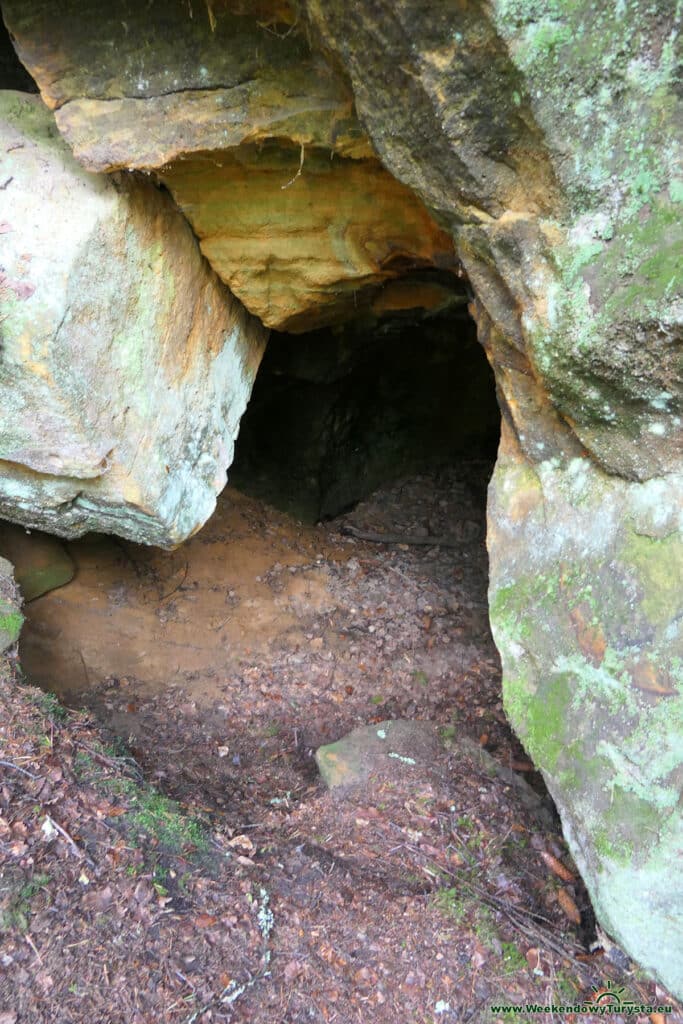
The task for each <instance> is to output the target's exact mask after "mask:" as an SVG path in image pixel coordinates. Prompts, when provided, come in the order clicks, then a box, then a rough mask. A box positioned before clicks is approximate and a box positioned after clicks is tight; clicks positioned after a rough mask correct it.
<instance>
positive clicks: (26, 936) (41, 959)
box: [24, 932, 43, 964]
mask: <svg viewBox="0 0 683 1024" xmlns="http://www.w3.org/2000/svg"><path fill="white" fill-rule="evenodd" d="M24 938H25V939H26V941H27V942H28V944H29V946H30V947H31V949H32V950H33V952H34V953H35V954H36V956H37V957H38V961H39V963H41V964H42V962H43V958H42V956H41V955H40V953H39V952H38V949H37V947H36V944H35V942H34V941H33V939H32V938H31V936H30V935H29V933H28V932H26V934H25V935H24Z"/></svg>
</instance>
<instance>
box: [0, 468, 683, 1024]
mask: <svg viewBox="0 0 683 1024" xmlns="http://www.w3.org/2000/svg"><path fill="white" fill-rule="evenodd" d="M485 488H486V467H485V466H483V465H481V464H478V463H463V464H461V465H460V466H458V467H454V468H453V469H452V470H449V471H447V472H441V473H440V474H436V475H429V476H427V475H425V476H422V477H417V478H412V479H409V480H404V481H401V482H399V483H398V484H396V485H394V486H392V487H388V488H386V489H384V490H382V491H380V492H378V493H377V494H376V495H374V496H373V498H372V499H370V500H368V501H366V502H364V503H363V504H362V505H360V506H358V507H357V508H356V509H355V510H354V511H353V512H352V513H350V514H349V515H347V516H345V517H342V518H341V519H338V520H335V521H334V522H331V523H328V524H323V525H320V526H317V527H304V526H301V525H300V524H296V523H293V522H292V521H291V520H289V519H287V517H285V516H283V515H280V514H279V513H277V512H274V511H273V510H272V509H269V508H267V507H266V506H264V505H263V504H262V503H259V502H256V501H253V500H251V499H248V498H246V497H244V496H243V495H240V494H238V493H237V492H235V491H232V490H231V489H230V488H228V489H227V491H226V492H225V494H224V495H223V496H222V498H221V501H220V504H219V508H218V510H217V513H216V515H215V516H214V517H213V518H212V520H211V521H210V523H209V524H207V526H206V528H205V529H204V530H203V531H202V532H201V533H200V534H199V535H198V536H197V537H195V538H193V539H192V540H191V541H190V542H188V543H187V544H186V545H184V546H183V547H182V548H180V549H178V550H177V551H175V552H172V553H163V552H158V551H153V550H149V549H144V548H140V547H138V546H136V545H132V544H127V543H124V542H118V541H114V540H112V539H111V538H97V537H93V538H86V539H84V540H83V541H79V542H77V543H74V544H70V545H69V550H70V553H71V555H72V557H73V558H74V561H75V563H76V566H77V574H76V578H75V579H74V581H73V582H72V583H71V584H69V585H68V586H66V587H64V588H62V589H61V590H58V591H54V592H52V593H51V594H48V595H46V596H45V597H43V598H40V599H39V600H37V601H34V602H32V603H31V604H30V605H28V606H27V608H26V609H25V611H26V615H27V624H26V627H25V631H24V637H23V639H22V644H21V650H20V655H21V662H22V665H23V670H24V672H26V674H28V675H30V677H31V678H32V679H33V680H35V681H39V682H40V683H41V685H42V686H43V687H45V688H47V689H48V690H51V691H54V692H56V693H58V694H59V695H60V696H61V697H62V698H63V700H64V702H65V705H68V708H67V707H66V706H64V705H63V704H61V703H60V702H59V701H58V700H57V699H56V698H55V697H54V696H53V695H52V694H51V693H46V692H44V691H43V690H39V689H36V688H35V687H32V686H30V685H26V684H25V682H23V681H22V679H21V670H20V668H19V661H18V659H17V658H16V657H15V658H10V659H9V660H6V662H5V663H4V665H3V667H2V671H0V1024H152V1022H168V1024H195V1022H199V1024H206V1022H212V1024H214V1022H216V1024H219V1022H254V1024H294V1022H297V1024H298V1022H304V1021H305V1022H329V1024H334V1022H337V1024H353V1022H359V1024H365V1022H367V1024H374V1022H377V1024H384V1022H386V1024H404V1022H405V1024H441V1022H443V1024H456V1022H462V1024H465V1022H479V1021H482V1022H494V1021H508V1020H512V1019H513V1018H514V1019H516V1020H520V1021H539V1022H550V1021H559V1020H569V1021H571V1020H576V1021H579V1020H581V1021H589V1020H597V1019H600V1018H599V1016H598V1015H597V1014H595V1015H593V1014H578V1013H575V1012H574V1011H573V1010H572V1011H571V1012H570V1011H564V1010H558V1009H552V1010H547V1011H546V1010H544V1009H543V1007H546V1006H550V1005H551V1004H555V1007H557V1006H565V1007H566V1006H571V1007H574V1006H575V1005H579V1004H581V1003H582V1002H583V1001H584V1000H586V999H588V998H589V997H591V994H592V993H594V991H595V990H596V989H598V990H608V991H607V992H603V996H602V999H603V1001H607V1002H610V1001H614V997H613V996H612V995H610V994H609V990H612V991H613V992H614V993H620V995H621V997H622V999H623V1000H631V1001H632V1002H633V1003H634V1004H637V1005H640V1006H646V1007H649V1008H652V1009H648V1010H647V1011H643V1012H640V1013H635V1014H631V1015H628V1016H627V1015H626V1014H610V1016H611V1017H612V1019H614V1020H618V1021H625V1020H626V1019H628V1020H630V1021H638V1022H639V1024H644V1022H645V1021H651V1022H652V1024H661V1022H662V1021H663V1020H665V1019H668V1020H676V1019H678V1020H683V1016H681V1013H680V1007H678V1006H677V1005H676V1004H675V1003H674V1002H673V1000H671V999H670V997H668V996H667V994H666V993H665V992H664V991H662V990H661V989H660V988H659V987H658V986H656V985H655V984H654V983H653V982H652V981H650V980H648V979H647V978H646V977H645V975H644V974H643V973H642V972H641V971H639V970H637V969H636V968H635V967H634V965H633V964H631V963H630V962H629V960H628V958H627V957H626V956H624V954H623V953H622V952H621V951H620V950H619V949H618V948H617V947H615V946H613V945H612V944H611V943H610V942H609V940H608V939H607V938H606V937H605V936H603V935H602V934H601V933H598V936H597V939H598V941H597V945H596V944H595V941H594V940H595V939H596V933H595V928H594V923H593V920H592V912H591V909H590V905H589V902H588V899H587V896H586V893H585V890H584V888H583V885H582V883H581V881H580V879H579V877H578V874H577V872H576V869H575V867H574V865H573V864H572V862H571V858H570V856H569V854H568V852H567V849H566V846H565V843H564V840H563V838H562V835H561V831H560V827H559V822H558V820H557V818H556V817H555V815H554V810H553V808H552V805H551V804H550V801H549V799H548V797H547V794H546V793H545V791H544V789H543V784H542V780H541V779H540V777H539V776H537V775H536V773H534V771H533V767H532V765H531V764H530V763H529V761H528V759H527V757H526V755H525V752H524V751H523V749H522V748H521V747H520V745H519V743H518V741H517V740H516V738H515V737H514V736H513V734H512V733H511V731H510V729H509V727H508V725H507V722H506V720H505V716H504V714H503V710H502V704H501V693H500V669H499V663H498V659H497V654H496V651H495V647H494V645H493V641H492V638H491V634H490V630H489V625H488V615H487V603H486V585H487V561H486V550H485V545H484V540H483V538H484V505H485ZM359 532H360V533H364V534H379V535H384V536H386V535H387V534H390V535H392V536H393V537H395V538H396V539H395V541H394V542H393V543H391V544H387V543H375V542H372V541H369V540H365V539H361V538H360V537H359V536H358V533H359ZM430 537H432V538H433V537H440V538H447V539H448V541H449V544H440V545H435V544H433V543H429V542H428V541H429V538H430ZM415 540H418V541H421V542H418V543H413V541H415ZM391 719H407V720H415V721H421V720H422V721H429V722H433V723H435V724H436V725H437V726H438V728H439V729H440V733H441V737H442V740H443V742H442V744H441V745H440V747H439V749H438V751H436V752H435V753H434V754H433V757H432V758H431V760H430V763H429V764H428V765H426V766H425V765H420V766H419V770H418V769H417V768H413V767H412V766H410V765H405V766H404V765H397V768H396V771H392V772H387V771H382V770H377V771H376V772H375V773H374V774H370V775H369V776H368V777H367V778H366V779H365V780H364V781H363V782H362V783H360V784H357V785H350V786H347V787H345V788H342V789H341V790H331V791H330V790H327V789H326V788H325V787H324V785H323V783H322V782H321V780H320V777H319V774H318V771H317V768H316V763H315V759H314V752H315V750H316V749H317V748H318V747H319V746H320V745H321V744H326V743H329V742H331V741H334V740H337V739H339V738H340V737H342V736H343V735H344V734H346V733H347V732H349V731H350V730H352V729H354V728H356V727H358V726H360V725H368V724H374V725H377V728H378V729H380V727H381V723H383V722H385V721H387V720H391ZM477 751H481V752H482V754H481V756H477ZM591 944H592V945H591ZM669 1004H670V1005H672V1006H673V1012H672V1013H671V1014H668V1015H664V1014H663V1013H659V1016H658V1012H659V1011H658V1010H657V1006H659V1005H662V1006H664V1005H669ZM528 1005H535V1006H537V1007H539V1010H538V1012H533V1011H532V1010H528V1009H527V1006H528ZM505 1007H507V1009H506V1008H505ZM514 1007H522V1010H521V1011H520V1010H517V1009H514Z"/></svg>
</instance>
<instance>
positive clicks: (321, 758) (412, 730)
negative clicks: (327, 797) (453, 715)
mask: <svg viewBox="0 0 683 1024" xmlns="http://www.w3.org/2000/svg"><path fill="white" fill-rule="evenodd" d="M440 749H441V744H440V741H439V730H438V727H437V726H436V725H435V724H434V722H417V721H408V720H403V719H397V720H394V721H388V722H379V723H378V724H376V725H363V726H361V727H360V728H358V729H354V730H353V732H350V733H348V734H347V735H346V736H344V737H343V738H342V739H340V740H337V742H336V743H328V744H327V745H326V746H324V747H318V749H317V751H316V754H315V760H316V763H317V765H318V770H319V771H320V774H321V775H322V777H323V780H324V782H325V784H326V785H327V786H328V787H329V788H330V789H335V788H337V787H340V786H348V785H352V784H353V783H357V782H362V781H363V780H364V779H366V778H367V777H368V776H369V775H371V774H373V773H375V772H381V771H389V772H391V773H392V774H395V773H396V772H397V771H400V770H401V768H405V769H407V770H412V771H414V772H415V773H416V778H420V779H422V778H424V774H425V770H427V769H429V766H430V765H431V764H432V762H433V761H434V759H435V757H436V756H437V755H438V753H439V750H440Z"/></svg>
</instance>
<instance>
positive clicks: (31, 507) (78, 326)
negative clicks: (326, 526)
mask: <svg viewBox="0 0 683 1024" xmlns="http://www.w3.org/2000/svg"><path fill="white" fill-rule="evenodd" d="M0 138H1V145H2V150H3V152H4V154H5V155H4V157H3V175H4V176H5V187H4V188H3V189H2V190H1V191H0V223H1V224H2V232H3V234H2V239H3V245H2V253H3V269H2V281H1V284H0V294H1V313H2V323H1V326H0V331H1V333H2V357H1V362H0V402H1V403H2V409H3V416H2V423H1V426H0V468H1V472H0V515H1V516H3V517H4V518H7V519H10V520H12V521H14V522H19V523H23V524H25V525H27V526H37V527H41V528H44V529H46V530H48V531H50V532H54V533H58V534H61V535H62V536H77V535H80V534H82V533H84V532H86V531H88V530H102V531H106V532H112V533H119V534H120V535H122V536H127V537H130V538H131V539H134V540H139V541H145V542H147V543H154V544H159V545H162V546H169V545H173V544H176V543H178V542H179V541H181V540H183V539H184V538H185V537H187V536H188V535H190V534H191V533H193V532H194V531H195V530H197V529H198V528H199V527H200V526H201V525H202V524H203V523H204V522H205V521H206V519H207V518H208V516H209V515H210V514H211V512H212V511H213V508H214V505H215V498H216V495H217V494H218V493H219V492H220V491H221V490H222V488H223V486H224V485H225V480H226V468H227V466H228V465H229V464H230V461H231V459H232V449H233V442H234V439H235V436H236V433H237V429H238V425H239V419H240V416H241V415H242V412H243V410H244V407H245V405H246V402H247V399H248V397H249V392H250V390H251V385H252V381H253V378H254V375H255V373H256V369H257V366H258V363H259V359H260V356H261V353H262V350H263V346H264V342H265V334H266V332H265V331H264V329H263V327H262V326H261V325H260V324H258V323H257V322H256V321H254V320H252V319H251V318H250V317H249V316H248V315H247V313H246V312H245V310H244V309H243V308H242V306H241V305H240V304H239V303H238V302H237V301H236V300H234V299H233V298H232V296H231V295H230V294H229V293H228V292H227V290H226V289H225V288H224V286H223V285H222V284H221V283H220V282H219V281H218V279H217V278H216V277H215V275H214V274H213V273H212V272H211V271H210V269H209V268H208V267H207V265H206V264H205V262H204V261H203V260H202V258H201V255H200V253H199V251H198V248H197V244H196V242H195V240H194V238H193V237H192V233H191V231H190V230H189V228H188V226H187V224H186V223H185V221H184V220H183V218H182V217H181V216H180V215H179V214H178V213H177V211H176V210H175V209H174V208H173V206H172V204H170V203H169V202H168V199H167V197H165V196H163V195H161V194H160V193H159V191H158V190H157V189H156V188H155V187H154V186H153V185H152V184H150V183H148V182H139V181H136V180H133V179H130V178H125V179H120V180H118V181H112V180H109V179H107V178H106V177H98V176H95V175H92V174H89V173H87V172H85V171H83V170H82V168H80V167H79V166H78V165H77V164H76V163H75V161H74V160H73V157H72V156H71V153H70V152H69V150H68V148H67V147H66V146H65V144H64V143H63V141H62V140H61V139H60V138H59V135H58V133H57V130H56V128H55V126H54V122H53V118H52V115H51V114H50V112H49V111H48V110H46V108H45V107H44V105H43V104H42V103H41V102H40V100H39V99H38V98H37V97H36V98H34V97H30V96H26V95H22V94H19V93H11V92H6V93H3V94H0Z"/></svg>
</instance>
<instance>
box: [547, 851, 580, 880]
mask: <svg viewBox="0 0 683 1024" xmlns="http://www.w3.org/2000/svg"><path fill="white" fill-rule="evenodd" d="M540 853H541V860H542V861H543V863H544V864H545V866H546V867H547V868H550V870H551V871H552V872H554V873H555V874H556V875H557V877H558V878H561V879H562V881H563V882H575V881H576V875H574V874H573V873H572V872H571V871H570V870H569V868H566V867H565V866H564V864H563V863H562V861H561V860H558V859H557V857H553V855H552V853H548V851H547V850H541V851H540Z"/></svg>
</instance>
